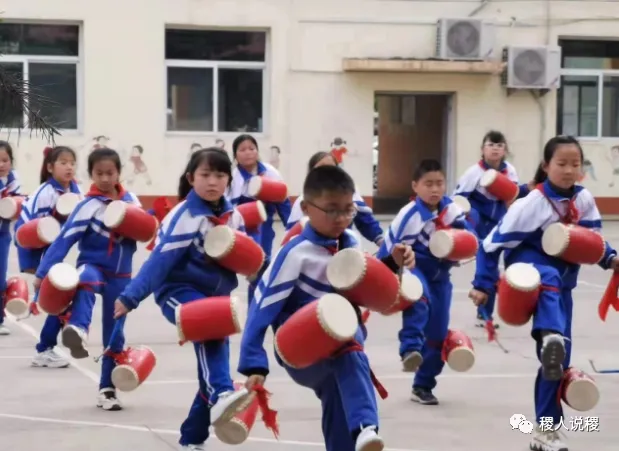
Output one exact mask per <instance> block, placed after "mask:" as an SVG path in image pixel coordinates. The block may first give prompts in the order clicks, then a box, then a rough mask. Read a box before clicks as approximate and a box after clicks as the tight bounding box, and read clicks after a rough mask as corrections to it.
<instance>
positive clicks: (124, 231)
mask: <svg viewBox="0 0 619 451" xmlns="http://www.w3.org/2000/svg"><path fill="white" fill-rule="evenodd" d="M103 224H104V225H105V226H106V227H107V228H109V229H111V230H112V231H113V232H114V233H117V234H118V235H120V236H122V237H125V238H129V239H130V240H135V241H140V242H142V243H148V242H149V241H151V240H152V239H153V238H154V237H155V236H156V235H157V228H158V227H159V221H157V218H155V217H154V216H153V215H150V214H148V213H147V212H146V211H144V210H142V209H141V208H140V207H137V206H135V205H131V204H129V203H127V202H123V201H122V200H115V201H114V202H111V203H110V204H109V205H108V206H107V207H106V208H105V213H104V214H103Z"/></svg>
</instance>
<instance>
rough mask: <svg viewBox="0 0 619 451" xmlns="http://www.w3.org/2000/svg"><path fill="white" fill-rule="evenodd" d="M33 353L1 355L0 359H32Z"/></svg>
mask: <svg viewBox="0 0 619 451" xmlns="http://www.w3.org/2000/svg"><path fill="white" fill-rule="evenodd" d="M31 358H32V356H31V355H0V359H9V360H10V359H31Z"/></svg>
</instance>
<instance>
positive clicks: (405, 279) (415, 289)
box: [383, 271, 423, 315]
mask: <svg viewBox="0 0 619 451" xmlns="http://www.w3.org/2000/svg"><path fill="white" fill-rule="evenodd" d="M422 297H423V284H422V283H421V280H419V277H417V276H416V275H415V274H413V273H411V272H409V271H404V272H403V273H402V281H401V283H400V292H399V295H398V301H397V302H396V303H395V304H394V305H393V306H392V307H390V308H389V309H388V310H387V311H385V312H383V315H393V314H395V313H399V312H402V311H404V310H406V309H407V308H409V307H410V306H411V305H413V304H414V303H415V302H417V301H418V300H419V299H421V298H422Z"/></svg>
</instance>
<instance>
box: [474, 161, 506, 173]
mask: <svg viewBox="0 0 619 451" xmlns="http://www.w3.org/2000/svg"><path fill="white" fill-rule="evenodd" d="M479 165H480V166H481V167H482V168H484V169H485V170H488V169H494V168H493V167H492V166H490V165H489V164H488V163H486V161H485V160H484V159H483V158H482V159H481V160H479ZM506 169H507V163H505V161H501V164H500V165H499V169H497V170H498V171H499V172H504V171H505V170H506Z"/></svg>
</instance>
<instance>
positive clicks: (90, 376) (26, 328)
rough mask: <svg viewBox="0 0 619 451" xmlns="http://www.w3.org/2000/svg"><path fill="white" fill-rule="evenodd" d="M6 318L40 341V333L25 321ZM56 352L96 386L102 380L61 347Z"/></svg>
mask: <svg viewBox="0 0 619 451" xmlns="http://www.w3.org/2000/svg"><path fill="white" fill-rule="evenodd" d="M6 318H7V319H8V320H9V321H11V322H12V323H13V324H14V325H16V326H17V327H19V328H20V329H21V330H23V331H24V332H25V333H27V334H28V335H30V336H32V337H33V338H34V339H35V340H38V339H39V333H38V332H37V331H36V330H34V329H33V328H32V327H31V326H30V325H28V324H26V323H24V322H23V321H17V319H16V318H15V317H14V316H13V315H11V314H7V315H6ZM55 350H56V353H58V354H59V355H61V356H62V357H64V358H65V359H68V360H69V361H70V362H71V367H73V368H75V369H76V370H77V371H79V372H80V373H82V374H83V375H84V376H86V377H87V378H88V379H90V380H91V381H93V382H94V383H95V384H98V383H99V379H100V378H99V375H98V374H96V373H95V372H94V371H90V370H89V369H87V368H84V367H83V366H82V365H80V364H79V363H78V362H77V360H75V359H74V358H72V357H71V356H70V355H69V354H67V353H66V352H65V351H64V350H62V349H60V347H58V346H56V349H55Z"/></svg>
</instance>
